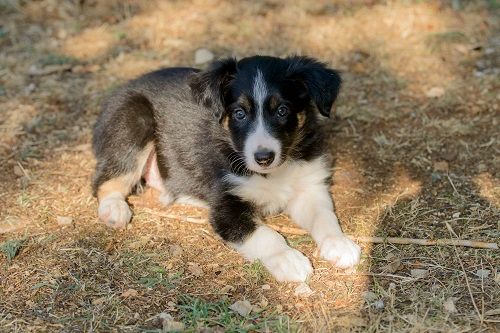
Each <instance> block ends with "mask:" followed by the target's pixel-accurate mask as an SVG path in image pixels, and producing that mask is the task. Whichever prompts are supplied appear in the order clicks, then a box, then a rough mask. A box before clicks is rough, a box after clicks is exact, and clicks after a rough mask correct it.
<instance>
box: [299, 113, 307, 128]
mask: <svg viewBox="0 0 500 333" xmlns="http://www.w3.org/2000/svg"><path fill="white" fill-rule="evenodd" d="M297 120H298V121H299V128H302V126H304V124H305V122H306V114H305V113H304V112H301V113H298V114H297Z"/></svg>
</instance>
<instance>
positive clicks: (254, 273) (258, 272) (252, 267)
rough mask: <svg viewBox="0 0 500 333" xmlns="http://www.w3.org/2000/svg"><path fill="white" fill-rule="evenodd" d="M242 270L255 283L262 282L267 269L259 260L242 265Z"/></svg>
mask: <svg viewBox="0 0 500 333" xmlns="http://www.w3.org/2000/svg"><path fill="white" fill-rule="evenodd" d="M243 270H244V271H245V273H246V274H247V275H248V277H249V278H250V279H251V280H252V281H255V283H260V282H262V281H263V280H264V279H265V278H266V277H267V274H268V273H267V270H266V268H265V267H264V265H262V263H261V262H260V261H259V260H256V261H254V262H252V263H249V264H245V265H243Z"/></svg>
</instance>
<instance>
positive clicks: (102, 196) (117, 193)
mask: <svg viewBox="0 0 500 333" xmlns="http://www.w3.org/2000/svg"><path fill="white" fill-rule="evenodd" d="M152 149H153V143H152V142H151V143H150V144H148V145H146V147H145V148H144V150H142V151H141V152H139V153H138V154H137V157H136V161H135V168H134V169H133V170H132V171H129V172H125V173H122V174H120V175H118V176H116V177H113V178H111V179H109V180H107V181H105V182H103V183H102V184H101V185H99V187H98V189H97V199H98V201H99V208H98V215H99V219H100V220H101V221H103V222H104V223H106V224H107V225H108V226H110V227H112V228H117V229H119V228H123V227H125V226H126V225H127V223H128V222H130V219H131V218H132V212H131V210H130V208H129V205H128V203H127V202H126V198H127V196H128V195H129V194H130V192H131V191H132V189H133V188H134V186H136V185H137V184H138V183H139V182H140V180H141V177H142V173H143V169H144V166H145V164H146V161H147V159H148V156H149V154H150V152H151V151H152Z"/></svg>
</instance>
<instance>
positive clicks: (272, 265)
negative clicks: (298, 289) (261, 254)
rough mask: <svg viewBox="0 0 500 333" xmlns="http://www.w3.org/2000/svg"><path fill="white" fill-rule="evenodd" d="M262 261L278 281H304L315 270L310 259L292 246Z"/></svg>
mask: <svg viewBox="0 0 500 333" xmlns="http://www.w3.org/2000/svg"><path fill="white" fill-rule="evenodd" d="M261 261H262V263H263V264H264V266H265V267H266V268H267V269H268V270H269V272H270V273H271V274H272V275H273V276H274V278H275V279H276V280H278V281H290V282H303V281H305V280H306V279H307V277H308V276H309V275H310V274H311V273H312V272H313V268H312V266H311V263H310V261H309V259H307V258H306V257H305V256H304V255H303V254H302V253H300V252H299V251H297V250H295V249H292V248H289V249H287V250H285V251H282V252H279V253H277V254H274V255H272V256H268V257H265V258H262V259H261Z"/></svg>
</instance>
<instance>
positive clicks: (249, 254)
mask: <svg viewBox="0 0 500 333" xmlns="http://www.w3.org/2000/svg"><path fill="white" fill-rule="evenodd" d="M340 83H341V79H340V76H339V74H338V73H337V72H336V71H335V70H331V69H328V68H327V67H326V66H325V64H323V63H320V62H318V61H316V60H314V59H312V58H308V57H300V56H294V57H288V58H285V59H280V58H274V57H266V56H254V57H249V58H244V59H242V60H240V61H236V60H235V59H225V60H221V61H216V62H214V63H212V64H211V66H210V67H209V68H208V69H207V70H205V71H199V70H197V69H193V68H169V69H162V70H158V71H155V72H152V73H149V74H146V75H144V76H142V77H140V78H138V79H136V80H134V81H131V82H129V83H128V84H127V85H125V86H124V87H122V88H121V89H119V90H118V91H116V92H115V93H114V94H113V95H112V96H111V97H110V98H109V99H108V100H107V101H106V102H105V104H104V108H103V111H102V113H101V114H100V116H99V118H98V119H97V123H96V125H95V128H94V138H93V149H94V153H95V156H96V158H97V166H96V171H95V175H94V179H93V190H94V194H95V195H96V196H97V198H98V201H99V208H98V214H99V218H100V219H101V220H102V221H103V222H104V223H106V224H107V225H109V226H110V227H113V228H123V227H125V226H126V225H127V223H129V222H130V219H131V217H132V213H131V210H130V208H129V205H128V204H127V201H126V200H127V196H128V195H129V194H130V192H131V191H132V190H133V188H134V187H135V186H137V185H140V183H141V181H145V182H146V184H147V185H149V186H151V187H153V188H156V189H157V190H159V191H160V192H161V196H160V200H162V202H164V203H165V204H169V203H172V202H174V201H176V200H177V201H184V202H185V201H186V198H194V199H195V200H197V201H198V203H204V204H206V205H208V207H209V208H210V223H211V224H212V226H213V228H214V230H215V232H216V233H217V234H218V235H219V236H220V237H221V238H222V239H223V240H224V241H225V242H227V243H228V244H230V245H231V246H232V247H233V248H234V249H236V250H237V251H238V252H240V253H241V254H242V255H243V256H244V257H245V258H247V259H248V260H256V259H259V260H260V261H261V262H262V263H263V265H264V266H265V267H266V268H267V269H268V270H269V271H270V272H271V274H272V275H273V276H274V277H275V278H276V279H277V280H279V281H304V280H306V279H307V277H308V276H309V275H310V274H311V273H312V271H313V268H312V266H311V263H310V261H309V259H307V258H306V257H305V256H304V255H303V254H302V253H300V252H299V251H297V250H295V249H293V248H291V247H290V246H288V244H287V242H286V241H285V239H284V238H283V236H281V235H280V234H279V233H277V232H276V231H274V230H273V229H271V228H269V227H267V226H266V225H264V224H263V223H262V217H263V216H264V215H267V214H275V213H278V212H286V213H287V214H289V215H290V217H291V218H292V219H293V220H294V222H295V223H296V224H298V225H299V226H301V227H302V228H304V229H306V230H307V231H309V232H310V233H311V236H312V237H313V238H314V240H315V241H316V243H317V244H318V246H319V250H320V254H321V256H322V257H323V258H324V259H326V260H328V261H330V262H331V263H332V264H334V265H335V266H337V267H340V268H348V267H352V266H354V265H356V264H357V263H358V262H359V258H360V247H359V246H358V245H357V244H355V243H354V242H353V241H351V240H350V239H349V238H347V237H346V236H344V234H343V233H342V230H341V228H340V226H339V222H338V220H337V217H336V215H335V213H334V207H333V202H332V198H331V195H330V192H329V186H330V177H331V170H330V165H329V162H328V160H327V157H326V156H325V152H324V147H325V138H324V135H323V133H322V132H321V129H320V127H319V123H318V121H319V118H320V117H328V116H329V113H330V109H331V107H332V104H333V102H334V101H335V99H336V97H337V94H338V92H339V88H340Z"/></svg>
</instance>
